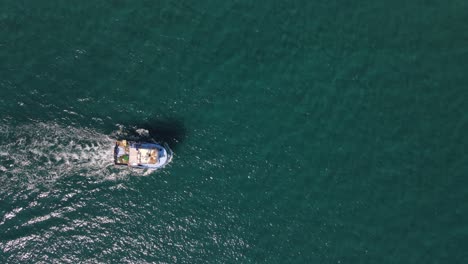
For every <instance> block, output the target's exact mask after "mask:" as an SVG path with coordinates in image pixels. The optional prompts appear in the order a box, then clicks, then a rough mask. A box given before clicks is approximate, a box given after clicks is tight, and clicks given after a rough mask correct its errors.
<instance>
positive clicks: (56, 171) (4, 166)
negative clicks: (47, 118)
mask: <svg viewBox="0 0 468 264" xmlns="http://www.w3.org/2000/svg"><path fill="white" fill-rule="evenodd" d="M113 146H114V145H113V139H112V138H110V137H109V136H107V135H104V134H101V133H99V132H96V131H94V130H92V129H88V128H76V127H72V126H61V125H58V124H55V123H34V124H28V125H21V126H17V127H14V126H8V125H3V126H0V182H3V181H8V182H13V181H14V182H16V183H26V184H34V183H38V182H39V183H46V182H54V181H56V180H57V179H59V178H61V177H64V176H66V175H82V176H95V177H102V178H104V179H113V178H118V177H119V176H123V175H124V174H125V173H126V172H125V171H123V170H118V169H116V168H114V166H112V165H113V155H112V153H113ZM2 174H3V175H2Z"/></svg>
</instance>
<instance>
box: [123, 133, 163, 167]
mask: <svg viewBox="0 0 468 264" xmlns="http://www.w3.org/2000/svg"><path fill="white" fill-rule="evenodd" d="M171 160H172V151H171V149H170V148H169V147H168V146H167V144H164V145H161V144H158V143H146V142H134V141H127V140H117V141H116V142H115V148H114V163H115V165H124V166H128V167H132V168H141V169H153V170H156V169H159V168H163V167H164V166H166V165H167V164H168V163H169V162H171Z"/></svg>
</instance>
